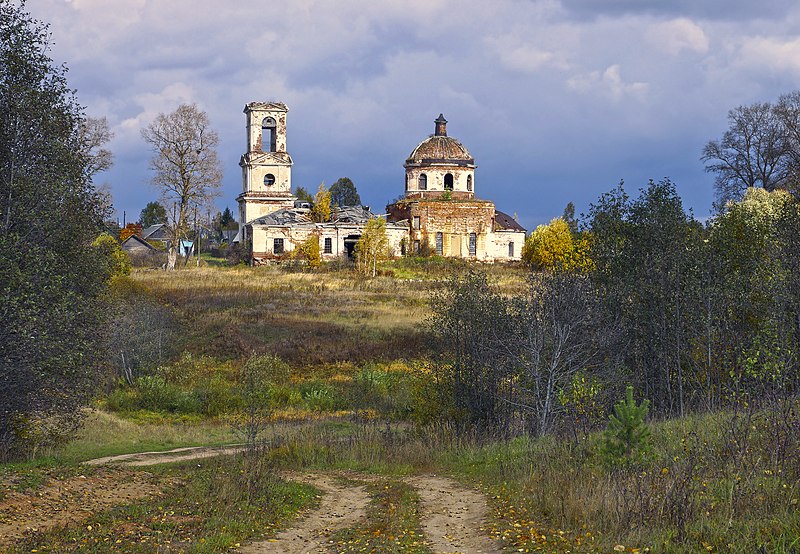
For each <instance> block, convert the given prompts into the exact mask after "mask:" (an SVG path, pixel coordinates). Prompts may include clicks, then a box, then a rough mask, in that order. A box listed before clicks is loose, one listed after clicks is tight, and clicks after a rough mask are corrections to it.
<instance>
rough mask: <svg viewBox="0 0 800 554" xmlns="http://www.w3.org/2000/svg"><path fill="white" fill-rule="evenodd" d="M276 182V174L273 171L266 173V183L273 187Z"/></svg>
mask: <svg viewBox="0 0 800 554" xmlns="http://www.w3.org/2000/svg"><path fill="white" fill-rule="evenodd" d="M274 184H275V176H274V175H273V174H272V173H267V174H266V175H264V185H266V186H268V187H271V186H272V185H274Z"/></svg>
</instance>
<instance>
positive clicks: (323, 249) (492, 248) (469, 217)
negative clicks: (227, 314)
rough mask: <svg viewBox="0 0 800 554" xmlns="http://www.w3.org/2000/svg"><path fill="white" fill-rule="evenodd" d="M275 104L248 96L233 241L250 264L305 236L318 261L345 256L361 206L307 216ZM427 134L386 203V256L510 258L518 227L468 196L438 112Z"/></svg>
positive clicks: (462, 164)
mask: <svg viewBox="0 0 800 554" xmlns="http://www.w3.org/2000/svg"><path fill="white" fill-rule="evenodd" d="M288 111H289V109H288V108H287V107H286V105H285V104H283V103H281V102H252V103H250V104H247V105H246V106H245V108H244V113H245V115H246V118H247V151H246V152H245V154H244V155H243V156H242V158H241V161H240V162H239V165H240V166H241V168H242V193H241V194H240V195H239V196H238V197H237V199H236V200H237V202H238V203H239V221H240V222H242V224H241V232H240V240H242V241H246V243H247V244H249V246H250V252H251V259H252V262H253V263H254V264H261V263H265V262H267V261H269V260H271V259H282V258H283V257H285V256H287V255H290V254H291V252H292V251H293V250H294V249H295V248H297V247H298V246H299V245H300V244H302V243H304V242H305V241H306V240H308V239H309V237H315V238H316V240H318V241H319V247H320V253H321V256H322V258H323V259H329V260H330V259H334V258H336V257H338V256H345V255H347V256H352V255H353V249H354V247H355V244H356V242H357V241H358V239H359V238H360V236H361V233H362V232H363V229H364V226H365V225H366V223H367V221H368V220H369V219H370V218H374V217H377V216H375V215H374V214H372V213H371V212H370V211H369V209H367V208H364V207H363V206H353V207H349V208H344V209H339V210H334V211H333V212H332V214H331V220H330V221H327V222H323V223H318V222H314V221H312V220H311V218H310V216H309V212H310V209H309V208H310V206H308V205H307V203H304V202H299V201H298V200H297V198H296V197H295V196H294V195H293V194H292V165H293V163H294V162H293V160H292V158H291V156H290V155H289V153H288V151H287V149H286V115H287V112H288ZM434 123H435V130H434V134H433V135H430V136H429V137H428V138H426V139H425V140H423V141H422V142H420V143H419V144H418V145H417V147H416V148H414V150H413V151H412V152H411V155H410V156H409V157H408V159H407V160H406V162H405V195H404V197H403V198H401V199H400V200H397V201H395V202H393V203H392V204H390V205H388V206H386V214H385V217H386V221H387V225H386V233H387V237H388V239H389V249H390V253H391V255H393V256H400V255H405V254H413V255H417V254H426V253H432V254H437V255H440V256H450V257H459V258H465V259H472V260H478V261H486V262H494V261H503V260H518V259H520V257H521V254H522V245H523V244H524V242H525V233H526V232H525V229H524V228H522V227H521V226H520V225H519V224H518V223H517V222H516V221H515V220H514V219H513V218H511V217H509V216H508V215H507V214H504V213H503V212H500V211H498V210H496V209H495V206H494V203H492V202H490V201H488V200H481V199H478V198H477V197H476V195H475V168H476V165H475V160H474V159H473V158H472V155H471V154H470V153H469V151H468V150H467V148H466V147H465V146H464V145H462V144H461V143H460V142H459V141H458V140H456V139H455V138H453V137H450V136H448V135H447V120H445V119H444V117H443V115H442V114H440V115H439V117H438V118H437V119H436V120H435V121H434Z"/></svg>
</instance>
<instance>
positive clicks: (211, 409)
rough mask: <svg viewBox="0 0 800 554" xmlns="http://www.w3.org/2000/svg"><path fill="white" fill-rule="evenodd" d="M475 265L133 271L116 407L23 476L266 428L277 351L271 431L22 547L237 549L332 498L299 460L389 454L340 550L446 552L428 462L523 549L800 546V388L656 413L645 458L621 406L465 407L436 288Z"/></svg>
mask: <svg viewBox="0 0 800 554" xmlns="http://www.w3.org/2000/svg"><path fill="white" fill-rule="evenodd" d="M468 269H469V267H468V266H467V265H466V264H462V263H459V262H452V261H444V260H439V259H436V258H434V259H430V260H402V261H399V262H391V263H388V264H386V265H385V266H384V267H383V268H382V271H381V275H380V276H379V277H377V278H375V279H364V278H361V277H359V276H357V274H356V273H354V272H351V271H350V270H348V269H337V270H329V271H317V272H314V273H307V272H302V271H294V270H292V271H289V270H287V269H286V268H283V269H281V268H277V267H266V268H255V269H252V268H244V267H237V268H214V267H209V266H206V267H200V268H187V269H183V270H180V271H178V272H176V273H174V274H167V273H163V272H160V271H152V270H138V271H136V272H134V274H133V275H132V276H131V277H130V279H129V280H123V281H120V282H118V283H116V285H115V287H116V291H115V294H117V295H118V305H119V306H120V307H121V308H120V310H119V311H118V313H117V316H116V317H117V326H118V330H119V334H118V336H117V338H116V339H115V340H117V341H118V342H117V345H118V346H117V348H115V349H114V352H115V355H116V356H117V357H116V358H115V359H114V360H113V361H112V362H113V367H114V370H113V371H114V374H113V378H110V379H109V380H108V382H107V383H105V384H104V387H105V392H104V393H103V394H102V395H101V396H100V397H99V399H98V401H97V408H96V410H95V411H94V412H93V413H92V414H91V415H90V416H89V417H88V420H87V424H86V426H85V427H84V429H83V430H82V431H81V432H80V434H79V436H78V438H77V439H76V440H74V441H73V442H72V443H70V444H68V445H67V446H66V447H65V448H64V449H63V450H62V451H60V452H58V453H54V455H55V456H56V457H55V458H40V459H39V461H37V462H35V463H33V464H28V465H23V466H14V467H12V466H8V467H6V468H5V469H4V476H5V477H4V482H5V483H7V484H8V483H17V484H16V485H8V486H11V487H14V486H16V487H19V483H20V482H23V483H27V485H25V486H26V487H27V490H37V488H38V487H41V486H43V484H44V483H46V482H47V481H48V479H50V478H52V477H57V476H58V475H63V472H64V471H65V470H64V469H63V468H65V467H66V468H69V467H75V466H74V465H73V464H74V463H75V462H77V461H80V460H84V459H88V458H93V457H97V456H102V455H108V454H112V453H121V452H136V451H143V450H160V449H167V448H172V447H177V446H184V445H202V444H206V445H208V444H226V443H240V442H244V441H245V440H246V439H245V437H244V434H243V429H244V428H246V421H245V420H246V419H247V407H246V404H247V400H246V399H247V391H243V390H242V389H243V384H244V383H243V375H245V374H246V373H245V372H244V368H245V367H246V366H248V364H251V365H252V364H254V363H255V364H256V365H257V364H258V362H259V360H268V361H269V363H267V364H265V365H264V367H265V368H267V371H268V373H267V374H265V378H264V380H265V382H264V390H265V397H264V398H265V403H266V406H267V408H266V409H265V410H264V411H263V412H262V415H263V416H264V421H263V425H261V427H259V442H258V444H257V447H256V448H255V449H254V451H253V453H251V455H248V456H244V457H241V456H240V457H220V458H218V459H215V460H211V461H207V462H203V463H202V464H194V463H187V464H178V465H172V466H163V467H156V468H154V469H150V470H148V471H149V472H150V474H151V475H152V479H154V480H155V481H156V482H158V483H159V484H160V486H161V487H163V490H164V491H165V494H164V495H163V496H160V497H157V498H153V499H149V500H141V501H137V502H134V503H132V504H129V505H125V506H119V507H116V508H113V509H110V510H107V511H103V512H101V513H98V514H95V515H94V516H91V517H90V518H89V519H88V520H87V521H86V522H84V523H83V524H82V525H81V526H79V527H75V526H69V527H66V528H64V529H56V530H51V531H48V532H38V533H33V534H32V535H30V536H29V537H28V538H27V539H25V540H24V541H23V542H21V543H18V545H17V546H16V547H15V548H16V549H17V550H15V551H18V552H29V551H31V550H33V549H36V550H38V551H40V552H41V551H52V552H56V551H65V550H73V549H76V550H77V549H80V550H86V551H91V552H115V551H126V552H152V551H153V549H154V548H155V549H158V550H159V551H165V552H221V551H225V550H228V549H230V548H231V547H235V546H236V545H237V544H243V543H245V542H247V541H249V540H253V539H257V538H259V537H262V536H265V535H266V536H269V535H270V534H271V533H274V532H275V530H277V529H280V528H281V527H283V526H285V525H287V524H288V522H289V521H291V518H292V517H293V514H295V513H297V511H298V510H299V509H301V508H302V507H308V506H313V504H314V502H315V497H314V494H313V491H312V490H311V489H309V488H308V487H306V486H301V485H293V484H290V483H287V482H285V481H282V480H280V479H278V478H277V477H275V471H276V470H280V469H288V470H292V471H298V470H300V471H302V470H325V469H340V470H352V471H356V472H358V473H356V474H355V475H360V474H364V473H368V474H371V475H373V476H377V479H378V480H377V481H375V482H372V483H371V484H370V485H369V487H370V490H371V491H372V492H373V493H374V494H375V496H374V501H373V504H372V505H371V508H370V512H369V517H368V521H367V522H366V523H365V527H364V529H360V528H359V529H349V530H344V531H342V532H340V533H339V534H338V535H336V536H335V537H334V538H333V539H332V540H333V541H334V542H333V543H332V546H331V548H332V551H342V552H344V551H353V552H356V551H372V552H427V551H428V550H426V547H425V545H424V542H422V541H420V536H421V535H422V531H421V529H420V528H419V519H418V516H417V513H418V509H419V506H418V502H419V499H418V498H417V497H416V495H415V494H414V493H413V490H410V489H409V488H408V487H407V486H406V485H403V483H402V482H401V481H399V480H398V477H402V476H403V475H410V474H413V473H416V472H441V473H445V474H450V475H453V476H455V477H457V478H458V479H460V480H462V481H463V482H465V483H466V484H468V485H470V486H475V487H477V488H479V489H480V490H482V491H484V492H485V493H486V495H487V497H488V498H490V506H491V514H490V521H489V522H488V524H489V530H490V532H491V534H492V535H493V536H494V537H496V538H498V539H499V540H500V541H502V544H504V545H505V546H506V547H507V548H508V549H509V551H522V552H609V551H627V552H646V551H650V552H697V551H710V552H715V551H717V552H754V551H759V549H761V550H762V551H769V552H795V551H796V550H797V548H798V545H799V544H800V543H798V537H800V515H798V514H799V513H800V510H798V498H800V474H798V468H797V466H796V463H795V461H796V458H794V457H792V456H788V457H787V454H788V453H789V452H795V450H791V448H795V447H796V440H795V441H794V442H792V441H793V439H792V437H790V436H787V435H786V433H787V432H788V431H789V428H787V427H785V425H784V424H785V423H786V422H790V421H794V419H792V418H793V417H794V416H793V415H792V414H793V413H794V412H793V411H796V410H797V406H796V404H786V405H783V409H785V410H787V411H785V412H780V411H767V410H762V409H755V408H752V409H744V410H736V411H717V412H713V413H707V414H697V415H692V416H688V417H685V418H680V419H672V420H659V421H656V420H651V421H649V422H648V423H647V429H648V430H649V433H650V438H649V440H648V444H649V448H647V449H646V452H645V453H644V455H643V456H642V457H641V458H639V459H637V461H636V463H635V464H631V465H628V466H615V465H609V464H608V461H607V459H606V457H605V456H604V455H603V435H602V433H601V431H602V428H603V427H604V426H605V423H604V422H605V421H607V419H606V418H605V416H604V418H603V419H602V420H601V421H599V422H598V423H596V424H595V425H594V426H589V427H586V428H584V427H581V428H580V432H578V431H576V427H574V426H572V427H568V428H567V427H564V428H562V429H561V430H557V431H556V432H554V433H551V434H549V435H547V436H545V437H543V438H532V437H531V436H530V435H528V434H518V435H517V436H510V435H509V434H508V433H498V432H496V431H495V430H491V431H481V430H480V429H472V430H469V431H465V430H464V429H463V428H457V427H454V426H453V423H452V417H451V416H452V414H449V415H447V417H445V416H446V414H445V412H446V411H447V410H451V409H452V406H449V407H448V406H446V405H445V404H446V402H443V400H442V395H441V391H440V390H439V387H438V384H439V383H438V379H439V372H438V371H437V369H436V363H437V358H436V356H435V351H436V348H435V347H436V345H435V344H433V343H432V342H431V340H430V338H431V336H432V334H431V329H430V325H431V323H430V322H431V320H430V319H429V318H430V315H431V304H430V299H431V297H432V296H436V295H438V294H441V293H442V292H444V291H446V290H447V287H450V286H452V281H451V279H452V276H453V274H462V275H463V274H464V272H466V271H467V270H468ZM473 269H474V268H473ZM481 269H482V270H484V271H485V272H486V274H487V280H488V282H489V283H490V284H491V286H492V287H493V290H495V291H497V292H498V293H499V294H501V295H504V296H506V297H511V296H513V295H516V294H519V293H521V292H522V291H524V290H526V288H527V286H528V285H527V282H526V279H527V278H528V270H527V269H526V268H524V267H517V266H500V265H497V266H487V267H485V268H481ZM132 307H136V309H135V310H134V309H132ZM151 323H152V324H153V326H157V331H158V333H157V334H155V335H154V334H153V333H154V329H153V328H152V326H151V325H150V324H151ZM137 334H141V335H142V336H143V337H147V340H141V341H140V342H137V341H138V340H139V339H137ZM608 410H610V406H609V407H608ZM605 413H606V414H607V413H608V411H606V412H605ZM780 445H784V446H785V447H787V448H789V449H790V450H789V451H787V452H784V453H782V454H781V453H778V452H777V451H776V448H778V447H780ZM198 466H199V467H198ZM71 471H73V472H82V473H84V474H87V475H89V476H91V472H92V471H97V470H91V469H88V468H86V469H85V470H84V469H83V468H81V469H75V470H71ZM68 473H69V472H68ZM214 499H216V500H214ZM220 499H221V500H220Z"/></svg>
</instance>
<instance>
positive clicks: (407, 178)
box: [406, 173, 408, 192]
mask: <svg viewBox="0 0 800 554" xmlns="http://www.w3.org/2000/svg"><path fill="white" fill-rule="evenodd" d="M406 192H408V173H406Z"/></svg>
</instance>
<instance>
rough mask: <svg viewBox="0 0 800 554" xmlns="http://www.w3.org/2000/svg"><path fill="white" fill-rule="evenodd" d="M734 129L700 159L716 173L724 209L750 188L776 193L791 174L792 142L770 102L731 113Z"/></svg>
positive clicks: (739, 108) (729, 115)
mask: <svg viewBox="0 0 800 554" xmlns="http://www.w3.org/2000/svg"><path fill="white" fill-rule="evenodd" d="M728 122H729V123H730V126H729V127H728V130H727V131H725V133H723V135H722V138H721V139H720V140H712V141H709V142H708V143H707V144H706V145H705V147H704V148H703V155H702V157H701V158H700V159H701V160H702V161H704V162H706V171H708V172H710V173H715V174H716V181H715V188H716V191H717V200H718V202H719V203H720V207H724V204H725V202H728V201H730V200H738V199H740V198H741V197H742V195H743V194H744V191H745V190H747V189H748V188H753V187H763V188H764V189H766V190H775V188H777V187H780V186H781V185H782V184H783V182H784V180H785V179H786V176H787V175H788V172H789V167H790V157H789V148H788V140H787V137H786V133H785V129H784V126H783V125H782V122H781V118H780V117H779V116H778V114H777V112H776V110H775V108H774V106H773V105H772V104H771V103H769V102H764V103H756V104H752V105H750V106H739V107H738V108H735V109H733V110H731V111H729V112H728Z"/></svg>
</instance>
